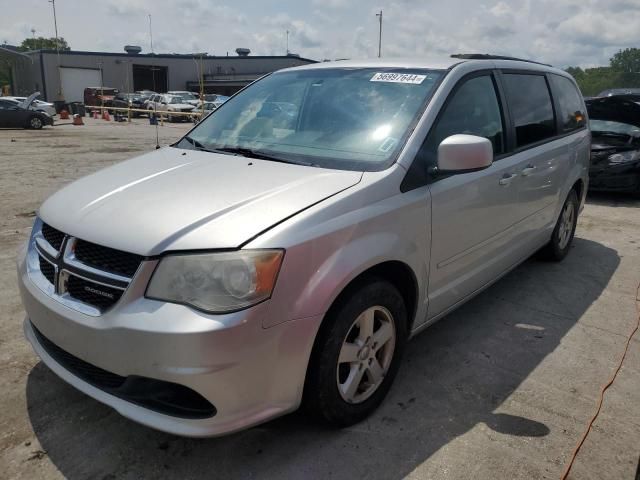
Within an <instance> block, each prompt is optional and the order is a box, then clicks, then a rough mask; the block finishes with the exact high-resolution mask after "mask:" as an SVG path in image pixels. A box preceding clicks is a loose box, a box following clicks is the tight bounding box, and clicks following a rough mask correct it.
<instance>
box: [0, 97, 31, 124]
mask: <svg viewBox="0 0 640 480" xmlns="http://www.w3.org/2000/svg"><path fill="white" fill-rule="evenodd" d="M28 116H29V111H28V110H25V109H23V108H20V107H19V106H18V104H16V103H15V102H11V101H9V100H1V99H0V127H2V128H23V127H25V126H26V125H27V119H28Z"/></svg>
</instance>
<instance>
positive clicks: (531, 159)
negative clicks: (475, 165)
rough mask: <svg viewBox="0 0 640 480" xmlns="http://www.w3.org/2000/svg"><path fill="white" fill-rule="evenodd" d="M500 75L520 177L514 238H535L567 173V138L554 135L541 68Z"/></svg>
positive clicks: (552, 210) (550, 219) (549, 220)
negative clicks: (518, 222)
mask: <svg viewBox="0 0 640 480" xmlns="http://www.w3.org/2000/svg"><path fill="white" fill-rule="evenodd" d="M501 80H502V85H503V87H504V93H505V98H506V100H507V102H506V103H507V105H508V108H509V113H510V116H511V119H512V125H513V127H512V128H513V131H512V133H513V135H512V138H513V142H514V145H513V149H514V154H513V156H514V161H516V162H517V163H518V174H519V175H520V176H521V179H520V180H519V184H520V185H519V190H520V193H519V197H518V209H520V210H521V212H522V213H521V216H522V217H523V219H524V221H523V222H522V224H521V225H520V226H519V231H520V238H519V239H518V241H520V242H527V241H528V239H531V240H532V241H534V243H535V240H536V236H539V235H536V234H537V233H538V232H542V231H543V230H544V227H545V226H547V225H549V224H550V223H555V218H554V217H555V210H556V208H555V207H556V205H557V203H558V195H559V193H560V190H561V188H562V181H563V178H566V176H567V173H568V171H567V168H566V167H567V166H568V163H569V162H568V157H567V156H568V147H567V140H566V139H562V138H559V137H558V128H557V119H556V115H555V111H554V105H553V102H552V97H551V93H550V89H549V84H548V80H547V77H546V75H545V74H544V73H538V72H517V73H516V72H508V71H505V72H503V74H502V75H501ZM523 92H526V94H525V95H523Z"/></svg>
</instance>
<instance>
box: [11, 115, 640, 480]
mask: <svg viewBox="0 0 640 480" xmlns="http://www.w3.org/2000/svg"><path fill="white" fill-rule="evenodd" d="M86 123H87V125H85V126H83V127H75V126H71V125H69V124H65V125H63V124H60V125H57V126H56V127H53V128H46V129H44V130H42V131H26V130H0V240H1V242H2V245H3V248H2V249H1V250H0V273H1V274H0V385H1V389H0V411H1V412H2V415H1V416H0V472H2V474H0V477H3V478H8V479H33V478H61V477H67V478H72V479H85V478H95V479H116V478H117V479H120V478H125V479H139V478H154V479H158V478H200V477H207V478H247V479H249V478H368V479H372V478H384V479H392V478H394V479H395V478H403V477H410V478H416V479H423V478H424V479H427V478H429V479H431V478H438V479H440V478H442V479H457V478H492V479H493V478H523V479H525V478H526V479H530V478H535V479H537V478H558V477H559V476H560V474H561V472H562V469H563V467H564V464H565V462H566V461H567V459H568V457H569V455H570V453H571V451H572V450H573V448H574V445H575V443H576V442H577V440H578V438H579V437H580V435H581V434H582V432H583V431H584V428H585V426H586V424H587V422H588V420H589V419H590V417H591V415H592V414H593V411H594V409H595V406H596V401H597V399H598V395H599V389H600V386H601V385H602V384H603V383H604V382H605V381H606V380H607V379H608V378H609V376H610V375H611V373H612V371H613V370H614V369H615V367H616V363H617V361H618V359H619V356H620V353H621V351H622V349H623V347H624V344H625V342H626V336H627V335H628V333H629V332H630V330H631V328H632V325H633V324H634V321H635V318H636V310H635V303H636V298H635V297H636V293H635V289H636V287H637V285H638V282H640V208H639V207H640V201H633V200H629V199H626V198H625V197H622V196H618V197H610V196H595V197H594V196H592V197H590V198H589V201H588V204H587V206H586V207H585V210H584V212H583V214H582V216H581V217H580V221H579V226H578V230H577V233H576V239H575V243H574V246H573V248H572V251H571V252H570V254H569V256H568V257H567V259H566V260H565V261H564V262H562V263H560V264H550V263H545V262H541V261H538V260H535V259H531V260H529V261H527V262H525V263H524V264H523V265H522V266H520V267H519V268H517V269H516V270H515V271H513V272H512V273H511V274H509V275H508V276H506V277H505V278H504V279H503V280H501V281H500V282H498V283H497V284H496V285H494V286H493V287H491V288H490V289H488V290H487V291H485V292H484V293H483V294H481V295H479V296H478V297H476V298H475V299H474V300H472V301H471V302H469V303H467V304H466V305H465V306H463V307H462V308H460V309H459V310H457V311H456V312H454V313H453V314H451V315H449V316H448V317H447V318H446V319H444V320H443V321H441V322H439V323H438V324H437V325H435V326H434V327H432V328H430V329H428V330H427V331H426V332H424V333H423V334H421V335H419V336H418V337H417V338H416V339H415V340H413V341H412V342H411V343H410V344H409V346H408V349H407V355H406V358H405V361H404V365H403V368H402V369H401V371H400V374H399V376H398V378H397V380H396V384H395V385H394V388H393V389H392V391H391V393H390V395H389V397H388V398H387V400H386V402H385V403H384V405H383V406H382V408H381V409H380V410H379V411H378V412H377V413H376V414H375V415H374V416H373V417H372V418H371V419H369V420H367V421H365V422H363V423H361V424H359V425H357V426H355V427H353V428H349V429H345V430H341V431H332V430H326V429H323V428H320V427H318V426H316V425H313V424H310V423H309V422H308V421H307V420H306V419H305V418H304V417H303V416H302V415H300V414H293V415H289V416H287V417H285V418H282V419H279V420H276V421H273V422H270V423H268V424H266V425H263V426H260V427H257V428H253V429H251V430H248V431H245V432H242V433H238V434H235V435H231V436H228V437H223V438H218V439H208V440H192V439H184V438H178V437H174V436H171V435H167V434H164V433H159V432H156V431H153V430H150V429H148V428H145V427H142V426H139V425H137V424H135V423H133V422H131V421H128V420H126V419H124V418H122V417H120V416H119V415H118V414H117V413H115V412H114V411H113V410H111V409H110V408H108V407H105V406H103V405H101V404H99V403H97V402H95V401H94V400H92V399H90V398H89V397H86V396H84V395H83V394H81V393H79V392H77V391H76V390H74V389H73V388H71V387H69V386H68V385H66V384H65V383H64V382H62V381H61V380H59V379H58V378H57V377H56V376H55V375H54V374H53V373H51V372H50V371H49V370H48V369H47V368H46V367H45V366H44V365H43V364H42V363H40V362H39V361H38V359H37V357H36V356H35V355H34V354H33V352H32V350H31V348H30V347H29V346H28V344H27V342H26V341H25V340H24V338H23V334H22V320H23V315H24V313H23V309H22V306H21V304H20V299H19V295H18V290H17V287H16V275H15V265H14V262H15V255H16V251H17V249H18V246H19V244H20V243H21V242H23V241H24V240H25V238H26V237H27V235H28V232H29V228H30V225H31V223H32V221H33V218H32V217H33V215H34V211H35V209H37V207H38V206H39V205H40V204H41V203H42V201H43V200H44V199H45V198H46V197H47V196H48V195H49V194H51V193H52V192H54V191H56V190H58V189H59V188H60V187H61V186H63V185H65V184H67V183H68V182H71V181H72V180H74V179H76V178H78V177H81V176H83V175H86V174H88V173H91V172H93V171H95V170H98V169H100V168H102V167H105V166H107V165H110V164H112V163H115V162H118V161H121V160H124V159H127V158H130V157H133V156H135V155H137V154H139V153H141V152H145V151H148V150H151V149H153V147H154V145H155V129H154V128H153V127H151V126H149V125H148V124H147V120H146V119H138V120H134V122H133V123H132V124H126V123H120V124H116V123H113V122H110V123H107V122H104V121H102V120H92V119H87V120H86ZM188 128H189V125H188V124H180V125H173V124H171V125H165V126H163V127H160V128H159V129H158V130H159V135H160V143H161V144H167V143H170V142H171V141H173V140H175V139H177V138H178V137H179V136H180V135H181V134H182V133H184V132H185V131H186V130H187V129H188ZM639 454H640V335H637V336H636V338H635V339H634V341H633V342H632V344H631V347H630V350H629V353H628V356H627V359H626V361H625V364H624V366H623V368H622V370H621V372H620V374H619V377H618V379H617V380H616V383H615V384H614V385H613V386H612V387H611V389H610V390H609V391H608V392H607V394H606V397H605V403H604V407H603V410H602V412H601V414H600V417H599V418H598V420H597V421H596V423H595V425H594V428H593V429H592V431H591V434H590V436H589V438H588V439H587V441H586V443H585V445H584V447H583V449H582V451H581V452H580V454H579V456H578V458H577V461H576V464H575V466H574V469H573V470H572V476H571V478H575V479H585V478H587V479H588V478H591V479H609V478H611V479H633V478H634V476H635V475H636V470H637V468H638V458H639ZM636 478H637V477H636Z"/></svg>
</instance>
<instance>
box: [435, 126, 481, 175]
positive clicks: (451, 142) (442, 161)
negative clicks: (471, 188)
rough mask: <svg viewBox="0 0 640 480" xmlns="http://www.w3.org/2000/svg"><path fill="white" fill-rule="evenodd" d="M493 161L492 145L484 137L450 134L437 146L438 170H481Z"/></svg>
mask: <svg viewBox="0 0 640 480" xmlns="http://www.w3.org/2000/svg"><path fill="white" fill-rule="evenodd" d="M492 163H493V145H491V142H490V141H489V140H487V139H486V138H484V137H477V136H475V135H461V134H459V135H451V136H450V137H447V138H445V139H444V140H443V141H442V143H441V144H440V146H439V147H438V171H440V172H443V173H464V172H472V171H474V170H482V169H483V168H487V167H489V166H491V164H492Z"/></svg>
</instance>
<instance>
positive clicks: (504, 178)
mask: <svg viewBox="0 0 640 480" xmlns="http://www.w3.org/2000/svg"><path fill="white" fill-rule="evenodd" d="M517 176H518V175H517V174H515V173H505V174H504V175H503V176H502V178H501V179H500V181H499V182H498V183H499V184H500V185H502V186H503V187H504V186H506V185H509V184H510V183H511V180H513V179H514V178H515V177H517Z"/></svg>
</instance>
